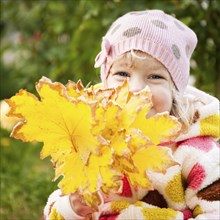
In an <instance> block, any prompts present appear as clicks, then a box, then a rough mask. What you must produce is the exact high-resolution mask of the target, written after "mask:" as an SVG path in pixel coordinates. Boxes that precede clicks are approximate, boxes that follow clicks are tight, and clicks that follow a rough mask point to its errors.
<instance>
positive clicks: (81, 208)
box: [69, 193, 94, 217]
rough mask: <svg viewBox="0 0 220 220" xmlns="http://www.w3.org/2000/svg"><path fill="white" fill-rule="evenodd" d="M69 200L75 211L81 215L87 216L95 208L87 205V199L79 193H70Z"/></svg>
mask: <svg viewBox="0 0 220 220" xmlns="http://www.w3.org/2000/svg"><path fill="white" fill-rule="evenodd" d="M69 200H70V204H71V207H72V209H73V211H74V212H75V213H76V214H77V215H79V216H82V217H86V216H88V215H91V214H92V213H93V212H94V210H93V209H92V208H91V207H90V206H88V205H87V203H86V201H85V199H84V198H83V197H82V196H81V195H79V194H78V193H72V194H70V196H69Z"/></svg>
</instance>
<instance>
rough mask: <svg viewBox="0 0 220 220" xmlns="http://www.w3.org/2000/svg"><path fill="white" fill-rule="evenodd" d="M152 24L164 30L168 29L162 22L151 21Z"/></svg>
mask: <svg viewBox="0 0 220 220" xmlns="http://www.w3.org/2000/svg"><path fill="white" fill-rule="evenodd" d="M151 22H152V24H154V25H155V26H157V27H159V28H162V29H167V28H168V27H167V25H166V24H165V23H164V22H163V21H160V20H152V21H151Z"/></svg>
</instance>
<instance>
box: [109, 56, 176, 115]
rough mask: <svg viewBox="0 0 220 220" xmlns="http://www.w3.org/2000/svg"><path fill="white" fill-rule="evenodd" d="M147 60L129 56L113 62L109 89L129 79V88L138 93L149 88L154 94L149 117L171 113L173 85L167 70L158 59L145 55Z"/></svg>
mask: <svg viewBox="0 0 220 220" xmlns="http://www.w3.org/2000/svg"><path fill="white" fill-rule="evenodd" d="M145 57H146V58H145V59H140V58H131V55H130V57H129V56H128V55H126V56H123V57H122V58H120V59H118V60H116V61H114V62H113V64H112V67H111V69H110V71H109V75H108V78H107V80H106V83H107V86H108V87H109V88H116V87H117V86H119V85H121V84H122V83H123V82H124V80H125V79H129V80H128V82H129V88H130V91H132V92H138V91H140V90H142V89H144V88H145V87H146V86H148V87H149V88H150V90H151V93H152V101H153V108H152V109H151V111H150V113H149V115H148V116H152V115H154V114H156V113H160V112H164V111H168V112H170V111H171V107H172V88H173V83H172V80H171V77H170V74H169V72H168V71H167V69H166V68H165V67H164V66H163V65H162V64H161V63H160V62H159V61H157V60H156V59H154V58H152V57H150V56H148V55H146V54H145Z"/></svg>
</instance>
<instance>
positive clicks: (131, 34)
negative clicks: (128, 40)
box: [123, 27, 141, 37]
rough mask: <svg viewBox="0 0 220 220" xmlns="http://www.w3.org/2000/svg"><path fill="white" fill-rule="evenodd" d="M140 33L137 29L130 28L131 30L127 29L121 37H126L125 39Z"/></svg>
mask: <svg viewBox="0 0 220 220" xmlns="http://www.w3.org/2000/svg"><path fill="white" fill-rule="evenodd" d="M140 33H141V29H140V28H138V27H132V28H129V29H128V30H126V31H125V32H124V33H123V35H124V36H126V37H134V36H135V35H137V34H140Z"/></svg>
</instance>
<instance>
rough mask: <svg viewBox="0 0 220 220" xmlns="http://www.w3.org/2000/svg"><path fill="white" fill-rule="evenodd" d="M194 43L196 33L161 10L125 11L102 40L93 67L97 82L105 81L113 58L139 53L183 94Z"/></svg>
mask: <svg viewBox="0 0 220 220" xmlns="http://www.w3.org/2000/svg"><path fill="white" fill-rule="evenodd" d="M196 44H197V37H196V34H195V33H194V32H193V31H192V30H191V29H190V28H189V27H187V26H186V25H185V24H183V23H182V22H181V21H179V20H177V19H176V18H174V17H172V16H171V15H168V14H165V13H164V12H163V11H161V10H146V11H134V12H129V13H127V14H125V15H124V16H122V17H119V18H118V19H117V20H116V21H115V22H114V23H113V24H112V26H111V27H110V29H109V30H108V32H107V33H106V35H105V36H104V37H103V39H102V49H101V52H100V53H99V54H98V55H97V57H96V60H95V67H101V79H102V80H105V79H106V77H107V74H108V72H109V69H110V67H111V65H112V62H113V61H114V59H115V58H117V57H118V56H120V55H122V54H123V53H125V52H128V51H130V50H140V51H143V52H145V53H147V54H149V55H151V56H152V57H154V58H156V59H157V60H158V61H160V62H161V63H162V64H163V65H164V66H165V67H166V68H167V70H168V71H169V73H170V75H171V77H172V79H173V81H174V83H175V85H176V87H177V89H178V90H179V91H180V92H183V91H184V90H185V88H186V86H187V84H188V79H189V70H190V57H191V55H192V53H193V51H194V49H195V47H196Z"/></svg>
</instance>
